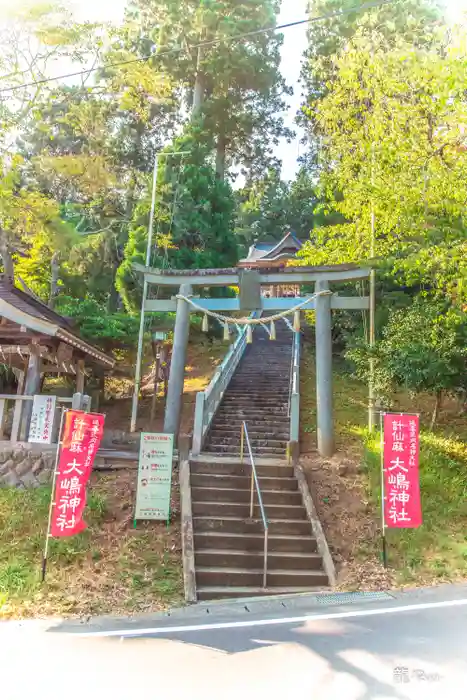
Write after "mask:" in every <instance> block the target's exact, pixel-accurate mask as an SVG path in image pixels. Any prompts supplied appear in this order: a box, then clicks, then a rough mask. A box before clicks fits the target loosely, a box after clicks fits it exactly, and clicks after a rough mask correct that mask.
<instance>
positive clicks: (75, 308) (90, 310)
mask: <svg viewBox="0 0 467 700" xmlns="http://www.w3.org/2000/svg"><path fill="white" fill-rule="evenodd" d="M56 310H57V311H58V313H60V314H62V315H63V316H66V317H69V318H70V319H73V321H74V322H75V323H76V326H77V328H79V332H80V334H81V335H82V336H83V338H87V339H89V340H93V341H95V342H97V343H99V342H101V343H104V344H107V341H115V342H116V343H124V344H128V345H133V344H134V343H135V341H136V338H137V337H138V329H139V319H138V318H137V317H136V316H130V315H129V314H126V313H113V314H109V313H108V311H107V310H106V308H105V307H104V306H102V305H100V304H99V303H98V302H97V301H95V300H94V299H92V298H88V299H84V300H81V299H74V298H72V297H67V296H59V297H58V298H57V303H56Z"/></svg>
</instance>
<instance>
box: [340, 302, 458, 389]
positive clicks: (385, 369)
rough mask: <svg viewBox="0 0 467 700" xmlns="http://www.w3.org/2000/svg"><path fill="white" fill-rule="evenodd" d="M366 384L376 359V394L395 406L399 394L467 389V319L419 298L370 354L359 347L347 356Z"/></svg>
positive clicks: (395, 313)
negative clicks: (371, 365)
mask: <svg viewBox="0 0 467 700" xmlns="http://www.w3.org/2000/svg"><path fill="white" fill-rule="evenodd" d="M347 357H348V358H349V359H351V360H352V361H353V362H354V363H355V366H356V371H357V375H358V376H359V378H361V379H365V380H368V379H369V372H370V370H369V359H370V358H373V360H374V368H375V388H376V391H377V394H378V395H379V396H380V397H383V398H384V399H385V400H386V401H388V402H391V396H392V395H393V393H394V392H395V391H397V390H399V389H405V390H408V391H411V392H414V393H421V392H430V393H439V392H441V391H444V392H450V393H456V392H459V391H461V390H462V389H463V390H465V389H467V381H466V372H465V370H466V366H467V318H466V315H465V314H464V313H462V311H460V310H459V309H457V308H455V307H452V306H450V305H449V303H447V302H446V301H444V302H443V301H435V300H433V299H430V298H427V297H423V296H419V297H418V298H416V299H415V301H414V302H413V303H412V304H411V306H409V307H407V308H405V309H394V310H392V311H391V312H390V313H389V320H388V323H387V325H386V326H385V327H384V329H383V331H382V338H381V340H380V341H379V342H377V343H376V345H375V347H374V348H373V349H371V348H370V347H369V346H368V345H365V344H364V343H362V342H360V343H358V344H356V346H355V347H354V348H352V349H351V350H349V351H348V353H347Z"/></svg>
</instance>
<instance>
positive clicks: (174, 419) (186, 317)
mask: <svg viewBox="0 0 467 700" xmlns="http://www.w3.org/2000/svg"><path fill="white" fill-rule="evenodd" d="M180 294H183V295H184V296H186V297H188V296H190V295H191V294H192V287H191V284H182V285H181V286H180ZM189 334H190V305H189V304H188V303H187V302H186V301H184V300H183V299H178V300H177V316H176V318H175V329H174V342H173V349H172V359H171V361H170V376H169V386H168V390H167V401H166V404H165V418H164V433H173V434H174V436H175V441H177V438H178V433H179V431H180V418H181V412H182V397H183V384H184V381H185V364H186V354H187V347H188V336H189Z"/></svg>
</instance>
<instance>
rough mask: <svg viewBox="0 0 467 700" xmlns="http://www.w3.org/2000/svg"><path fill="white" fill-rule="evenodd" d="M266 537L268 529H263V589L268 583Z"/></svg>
mask: <svg viewBox="0 0 467 700" xmlns="http://www.w3.org/2000/svg"><path fill="white" fill-rule="evenodd" d="M268 535H269V529H268V528H267V527H266V528H265V529H264V563H263V588H267V583H268Z"/></svg>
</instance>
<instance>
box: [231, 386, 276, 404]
mask: <svg viewBox="0 0 467 700" xmlns="http://www.w3.org/2000/svg"><path fill="white" fill-rule="evenodd" d="M253 386H255V388H254V389H253V388H249V387H248V386H239V387H234V386H229V388H228V389H227V391H226V392H225V397H228V398H249V399H255V401H262V400H263V401H264V400H268V401H276V400H277V398H278V397H279V398H281V399H282V398H284V397H286V398H287V399H288V396H289V391H288V388H283V389H274V390H271V391H262V389H259V388H258V386H257V385H253V384H252V387H253Z"/></svg>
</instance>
